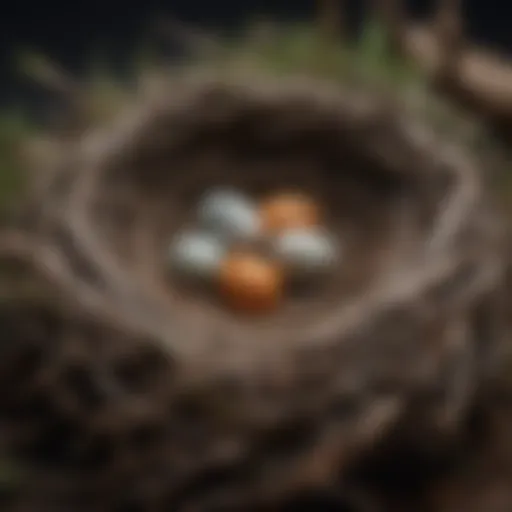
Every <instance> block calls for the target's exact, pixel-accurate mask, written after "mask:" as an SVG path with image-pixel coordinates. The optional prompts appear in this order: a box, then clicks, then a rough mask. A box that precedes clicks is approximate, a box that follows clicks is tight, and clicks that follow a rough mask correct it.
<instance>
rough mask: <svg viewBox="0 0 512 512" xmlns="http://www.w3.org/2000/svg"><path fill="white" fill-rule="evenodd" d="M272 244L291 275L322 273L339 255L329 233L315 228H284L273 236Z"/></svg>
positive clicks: (334, 262)
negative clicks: (280, 232)
mask: <svg viewBox="0 0 512 512" xmlns="http://www.w3.org/2000/svg"><path fill="white" fill-rule="evenodd" d="M272 247H273V252H274V254H275V256H276V257H277V258H278V259H279V260H281V261H282V262H283V264H284V265H285V266H286V267H287V268H288V270H289V271H291V274H292V276H294V277H301V276H302V277H309V276H311V275H319V274H325V273H326V272H328V271H329V270H331V269H332V268H333V266H334V265H335V264H336V262H337V261H338V259H339V247H338V244H337V243H336V242H335V240H334V239H333V237H332V236H330V235H329V234H328V233H326V232H325V231H323V230H320V229H316V228H309V229H308V228H301V229H299V228H297V229H290V230H287V231H285V232H284V233H282V234H281V235H279V236H278V237H276V239H275V240H274V241H273V244H272Z"/></svg>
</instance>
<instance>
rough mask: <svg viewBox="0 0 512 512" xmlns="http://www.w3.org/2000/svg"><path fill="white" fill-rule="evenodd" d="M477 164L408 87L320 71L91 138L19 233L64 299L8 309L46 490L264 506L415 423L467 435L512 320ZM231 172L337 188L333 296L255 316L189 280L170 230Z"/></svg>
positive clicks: (77, 145) (186, 91)
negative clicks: (178, 267) (502, 310)
mask: <svg viewBox="0 0 512 512" xmlns="http://www.w3.org/2000/svg"><path fill="white" fill-rule="evenodd" d="M474 165H475V164H474V162H472V161H471V159H470V158H468V157H467V155H465V154H464V153H463V152H462V151H461V150H460V149H459V148H456V147H451V146H450V145H449V143H447V142H445V141H442V140H438V138H437V137H436V134H435V133H434V132H432V131H430V130H429V128H428V126H427V125H425V123H423V122H420V121H419V120H417V119H415V118H414V116H411V115H409V114H408V113H407V112H406V111H404V110H403V109H401V108H399V107H398V105H396V104H395V103H394V102H391V101H390V100H389V99H385V98H378V97H376V96H369V95H366V94H365V93H363V92H358V91H350V90H343V89H340V88H339V87H332V86H329V85H326V84H323V83H317V82H308V81H307V80H301V79H294V80H293V81H285V80H282V79H281V80H279V81H278V80H274V79H270V78H262V77H256V78H255V77H250V78H247V77H242V78H232V79H229V80H226V79H225V78H223V79H218V78H215V77H213V78H212V77H204V76H203V77H187V78H185V79H180V80H176V81H175V82H172V83H169V84H168V85H167V87H166V89H165V90H164V91H162V92H160V93H159V94H156V95H154V96H152V97H150V98H149V99H144V100H141V102H140V104H138V105H134V106H133V108H132V109H131V110H130V111H129V112H126V113H125V115H124V116H123V117H122V118H120V119H118V120H117V121H116V122H115V123H114V124H113V125H111V126H108V127H106V128H104V129H102V130H101V131H94V132H92V133H89V134H86V135H84V136H82V137H81V138H80V139H79V140H76V141H73V142H70V143H69V146H68V148H67V152H66V154H65V156H64V158H63V163H62V166H61V168H59V169H56V170H55V173H53V174H52V177H51V179H49V180H48V182H47V183H46V185H45V187H43V188H42V189H41V190H39V192H38V195H37V197H36V199H35V200H34V201H32V202H31V204H30V206H29V208H27V210H26V211H25V212H24V215H23V219H22V221H21V224H20V225H21V227H20V228H19V232H18V233H17V234H16V236H14V237H11V238H6V239H5V241H4V242H5V243H4V244H3V246H2V247H3V248H2V251H3V252H2V255H3V259H4V260H5V264H6V265H8V268H9V269H10V270H9V272H13V269H14V267H17V266H19V264H21V263H23V264H24V265H25V267H24V269H25V270H24V272H25V274H24V279H25V285H24V286H28V289H30V290H32V289H33V287H31V286H30V282H32V281H31V280H29V281H30V282H29V284H28V285H27V283H26V281H27V274H26V271H27V269H31V272H32V274H30V275H32V276H33V277H34V279H33V281H34V282H36V281H37V283H39V285H40V286H39V285H38V287H36V288H37V290H39V291H40V290H43V292H42V293H39V294H36V293H31V294H25V295H23V296H21V298H20V297H18V298H13V297H10V298H9V300H7V301H5V302H4V303H3V305H2V311H1V317H2V318H1V322H2V323H3V326H2V332H9V333H10V336H9V337H10V339H9V340H8V343H4V346H3V347H2V356H1V362H0V365H2V371H1V372H0V379H1V380H2V385H3V387H2V389H4V390H6V389H8V390H9V391H8V393H5V391H4V392H3V393H2V398H1V404H0V407H1V408H2V410H3V412H4V413H5V414H3V415H2V418H3V419H2V420H1V422H0V423H2V427H4V428H5V432H6V433H9V434H10V436H6V439H9V445H10V447H11V448H14V451H15V453H16V455H17V456H18V457H19V458H21V460H28V461H29V462H30V468H32V469H31V470H30V471H35V475H36V477H35V478H32V479H31V482H34V483H33V485H30V486H29V485H26V486H25V488H24V499H25V500H30V499H34V500H38V501H37V503H42V502H43V501H44V500H48V503H49V504H50V505H52V506H55V500H56V499H57V498H56V497H58V499H59V500H60V503H66V506H68V507H71V508H67V510H71V509H72V510H78V508H77V506H78V505H77V503H79V502H78V501H77V500H78V498H77V497H80V500H81V504H82V506H84V507H86V509H87V510H92V509H93V508H94V507H97V506H99V505H98V503H100V502H101V503H104V501H103V502H102V501H101V500H107V501H108V500H110V501H108V503H109V505H108V506H110V507H111V508H108V510H114V505H115V506H119V507H122V506H126V505H127V504H128V503H130V504H132V505H135V504H136V503H145V505H141V506H143V507H144V506H146V507H148V506H150V505H148V504H149V503H154V504H155V506H156V504H157V503H160V504H161V503H166V505H167V507H170V508H167V509H168V510H171V509H172V510H176V511H177V510H182V509H183V510H192V509H194V510H198V509H195V508H190V509H189V508H187V507H193V506H194V505H196V506H198V507H199V509H201V510H220V508H215V507H220V506H221V505H222V506H224V507H228V508H229V507H231V508H230V510H231V509H233V510H250V509H251V507H256V508H257V507H258V506H263V505H264V504H265V505H269V504H271V505H276V504H277V503H282V500H288V499H291V498H292V497H295V496H296V495H297V493H299V492H303V491H304V492H305V491H307V490H318V489H329V488H334V487H335V484H336V483H337V482H339V479H340V475H341V477H343V476H346V475H348V474H349V473H350V471H351V468H353V465H354V464H356V463H357V462H358V461H359V460H361V457H363V456H364V457H366V456H367V455H368V453H371V452H372V450H373V448H374V447H375V446H376V445H379V444H382V443H383V442H385V440H386V439H388V438H389V436H390V435H391V433H392V432H394V433H395V434H396V433H397V432H399V433H400V436H401V440H402V444H403V445H404V446H405V445H407V439H408V435H409V434H411V435H412V436H414V442H413V443H412V444H414V445H416V446H419V447H420V448H421V449H424V448H425V450H426V451H429V452H431V451H432V449H433V448H436V449H437V448H438V447H441V446H444V445H446V443H447V442H448V444H449V440H451V439H452V438H453V437H457V436H456V434H457V432H458V431H459V428H460V425H461V424H462V423H463V422H464V419H465V417H466V414H467V413H468V410H469V408H470V407H471V405H472V403H473V401H474V396H475V393H476V390H477V388H478V387H479V384H480V383H482V382H483V380H484V379H485V378H486V375H487V372H488V370H489V367H490V365H492V361H493V357H492V356H493V353H494V348H495V346H496V345H497V343H498V341H499V334H500V329H499V326H498V325H497V324H498V323H499V318H498V316H499V315H498V314H497V313H496V302H497V300H498V295H499V284H500V281H501V278H502V272H503V269H502V261H501V257H500V253H499V250H498V245H499V238H500V236H499V232H498V230H497V222H496V219H495V218H494V216H493V214H492V212H491V210H490V209H489V208H488V205H487V203H486V198H485V193H484V192H483V190H482V185H481V180H480V176H479V173H478V170H477V169H475V168H474ZM215 185H223V186H224V185H226V186H230V187H233V186H235V187H238V188H239V189H241V190H243V191H244V192H246V193H247V194H251V195H253V196H254V197H255V198H257V197H260V196H261V195H264V194H266V193H269V192H272V191H274V190H280V189H290V188H293V189H297V188H298V189H301V190H304V191H306V192H309V193H312V194H314V195H315V196H316V197H319V198H320V200H321V201H322V204H323V205H324V206H325V210H326V212H327V214H328V219H327V222H328V225H329V226H330V227H331V228H332V229H333V230H335V232H336V233H337V234H338V235H339V237H340V239H341V240H342V242H343V245H344V255H343V258H342V260H341V262H340V264H339V268H338V269H337V270H336V273H335V275H334V276H333V278H332V279H331V280H330V282H329V283H328V285H327V286H326V287H325V289H323V290H321V291H319V292H318V295H317V296H315V297H314V298H313V299H312V298H311V297H305V298H296V299H290V300H289V301H288V302H287V303H286V304H285V305H284V306H283V307H282V308H281V309H279V310H277V311H276V312H275V313H272V314H269V315H267V316H265V317H264V318H263V317H261V318H245V317H239V316H237V315H235V314H232V313H230V312H228V311H225V310H223V309H222V308H221V307H220V306H218V305H216V304H212V303H210V302H207V301H205V300H204V299H201V298H200V297H199V296H195V295H194V294H186V293H184V292H183V290H181V289H178V288H177V287H175V286H174V284H173V283H172V282H171V281H170V278H169V275H168V272H167V270H166V265H165V263H166V262H165V250H166V244H168V242H169V239H170V235H171V234H172V233H173V232H174V231H175V230H177V229H179V228H180V226H182V224H183V222H186V221H187V219H189V218H190V217H189V216H190V214H191V213H190V212H191V211H192V210H193V205H194V204H195V201H196V200H197V198H198V197H199V196H200V195H201V194H203V193H204V191H205V190H207V189H208V188H209V187H210V186H215ZM18 295H19V294H18ZM29 295H30V298H28V297H29ZM24 458H25V459H24ZM41 464H44V468H45V469H44V471H43V472H42V474H40V472H38V468H39V467H40V466H41ZM86 489H87V500H89V501H87V500H86V499H85V497H84V496H85V490H86ZM347 489H348V488H347ZM31 497H32V498H31ZM105 497H107V498H105ZM352 498H354V497H353V496H352V493H351V492H350V491H349V490H347V495H346V496H345V498H343V499H346V500H352ZM66 500H68V501H66ZM73 500H75V501H73ZM95 500H98V501H95ZM357 500H358V498H357V497H356V498H354V500H353V501H354V503H355V502H357ZM151 506H152V505H151ZM362 506H364V505H361V507H362ZM87 507H89V508H87ZM91 507H92V508H91ZM354 507H355V508H354V510H359V509H358V508H357V505H354ZM142 509H143V510H150V509H151V510H152V508H142ZM142 509H141V510H142ZM115 510H118V509H117V508H116V509H115ZM130 510H131V509H130ZM137 510H138V509H137ZM222 510H226V509H225V508H222ZM361 510H364V509H363V508H361Z"/></svg>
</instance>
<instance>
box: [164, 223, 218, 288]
mask: <svg viewBox="0 0 512 512" xmlns="http://www.w3.org/2000/svg"><path fill="white" fill-rule="evenodd" d="M225 254H226V246H225V244H224V243H223V241H222V240H221V239H219V238H218V237H216V236H215V235H213V234H209V233H202V232H185V233H180V234H179V235H178V236H177V237H176V239H175V240H174V242H173V243H172V244H171V246H170V249H169V260H170V264H171V268H172V271H173V272H174V273H175V275H176V276H177V277H179V278H185V279H192V280H194V281H203V282H204V283H208V282H212V281H213V280H214V279H215V277H216V276H217V275H218V273H219V269H220V267H221V264H222V261H223V258H224V256H225Z"/></svg>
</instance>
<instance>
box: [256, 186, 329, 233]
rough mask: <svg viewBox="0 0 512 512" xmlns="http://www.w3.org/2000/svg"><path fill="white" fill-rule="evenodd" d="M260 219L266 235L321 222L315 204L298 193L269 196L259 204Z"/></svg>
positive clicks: (307, 197)
mask: <svg viewBox="0 0 512 512" xmlns="http://www.w3.org/2000/svg"><path fill="white" fill-rule="evenodd" d="M260 217H261V219H262V220H261V223H262V229H263V230H264V231H265V232H267V233H279V232H281V231H283V230H285V229H293V228H305V227H311V226H317V225H318V224H319V223H320V221H321V213H320V207H319V205H318V204H317V202H316V201H314V200H313V199H312V198H310V197H309V196H307V195H306V194H302V193H299V192H283V193H279V194H275V195H273V196H270V197H269V198H267V199H266V200H264V201H263V202H262V203H261V204H260Z"/></svg>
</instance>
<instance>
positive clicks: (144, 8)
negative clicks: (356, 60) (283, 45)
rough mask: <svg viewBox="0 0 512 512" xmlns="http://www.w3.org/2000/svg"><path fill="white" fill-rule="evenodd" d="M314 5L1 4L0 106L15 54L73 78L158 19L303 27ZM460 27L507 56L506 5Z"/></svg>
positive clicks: (482, 5)
mask: <svg viewBox="0 0 512 512" xmlns="http://www.w3.org/2000/svg"><path fill="white" fill-rule="evenodd" d="M314 3H315V2H314V0H240V1H235V0H145V1H133V2H121V1H120V0H87V1H85V0H73V1H70V2H62V1H56V0H46V1H44V2H40V1H35V0H33V1H31V2H26V1H25V2H24V1H17V2H16V1H14V2H3V3H2V5H3V7H2V8H1V9H0V51H1V53H0V104H1V105H6V104H12V103H13V102H18V101H20V99H21V98H22V99H23V100H24V101H26V100H27V95H29V96H30V94H31V92H30V89H29V88H26V87H25V86H24V85H23V82H22V81H21V80H20V78H19V77H18V76H17V75H16V72H15V67H16V66H15V62H14V61H15V59H14V56H15V55H16V53H17V51H18V50H19V49H20V48H28V49H36V50H37V51H38V52H42V53H45V54H47V55H49V56H51V57H52V58H53V59H55V60H56V61H57V62H58V63H59V64H61V65H63V66H64V67H65V68H66V69H69V70H72V71H74V72H79V71H80V70H81V69H82V68H83V66H84V63H85V62H87V61H88V60H90V58H91V55H92V54H93V53H95V52H99V51H101V52H102V53H103V54H104V55H105V56H106V57H105V58H108V60H109V61H110V62H111V63H113V64H114V65H115V66H120V67H122V65H123V61H124V59H127V58H128V57H129V55H130V54H133V49H134V47H136V46H137V45H139V44H140V42H141V40H143V39H144V37H150V36H151V32H152V28H151V27H152V26H153V25H154V22H155V20H156V19H157V18H158V17H159V16H161V15H172V16H173V17H174V18H177V19H179V20H182V21H184V22H187V23H191V24H193V25H198V26H200V27H204V28H210V29H216V30H225V31H229V30H231V29H233V28H234V27H237V26H238V27H239V26H240V25H241V24H243V23H244V22H250V21H251V20H253V19H254V18H257V17H262V16H268V17H272V18H273V19H285V20H303V19H307V18H310V17H311V16H312V14H313V10H314ZM348 3H349V4H351V5H350V18H351V19H350V22H351V25H352V26H353V27H354V28H355V29H357V26H358V22H359V21H360V20H361V18H362V14H363V12H362V11H363V8H364V7H363V5H364V4H365V2H364V1H362V0H352V1H351V2H348ZM407 3H408V4H409V5H408V6H409V10H410V12H411V14H412V15H414V16H416V17H423V16H425V15H426V14H428V13H429V12H430V9H431V8H432V7H433V4H434V2H432V1H428V0H409V1H408V2H407ZM462 3H463V4H464V14H465V21H466V24H467V30H468V34H469V35H470V37H471V38H472V39H473V40H474V41H476V42H478V43H484V44H485V45H487V46H491V47H493V48H495V49H498V50H500V51H501V52H503V53H511V52H512V30H511V28H510V27H511V21H512V4H511V2H509V1H507V0H465V1H463V2H462Z"/></svg>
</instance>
